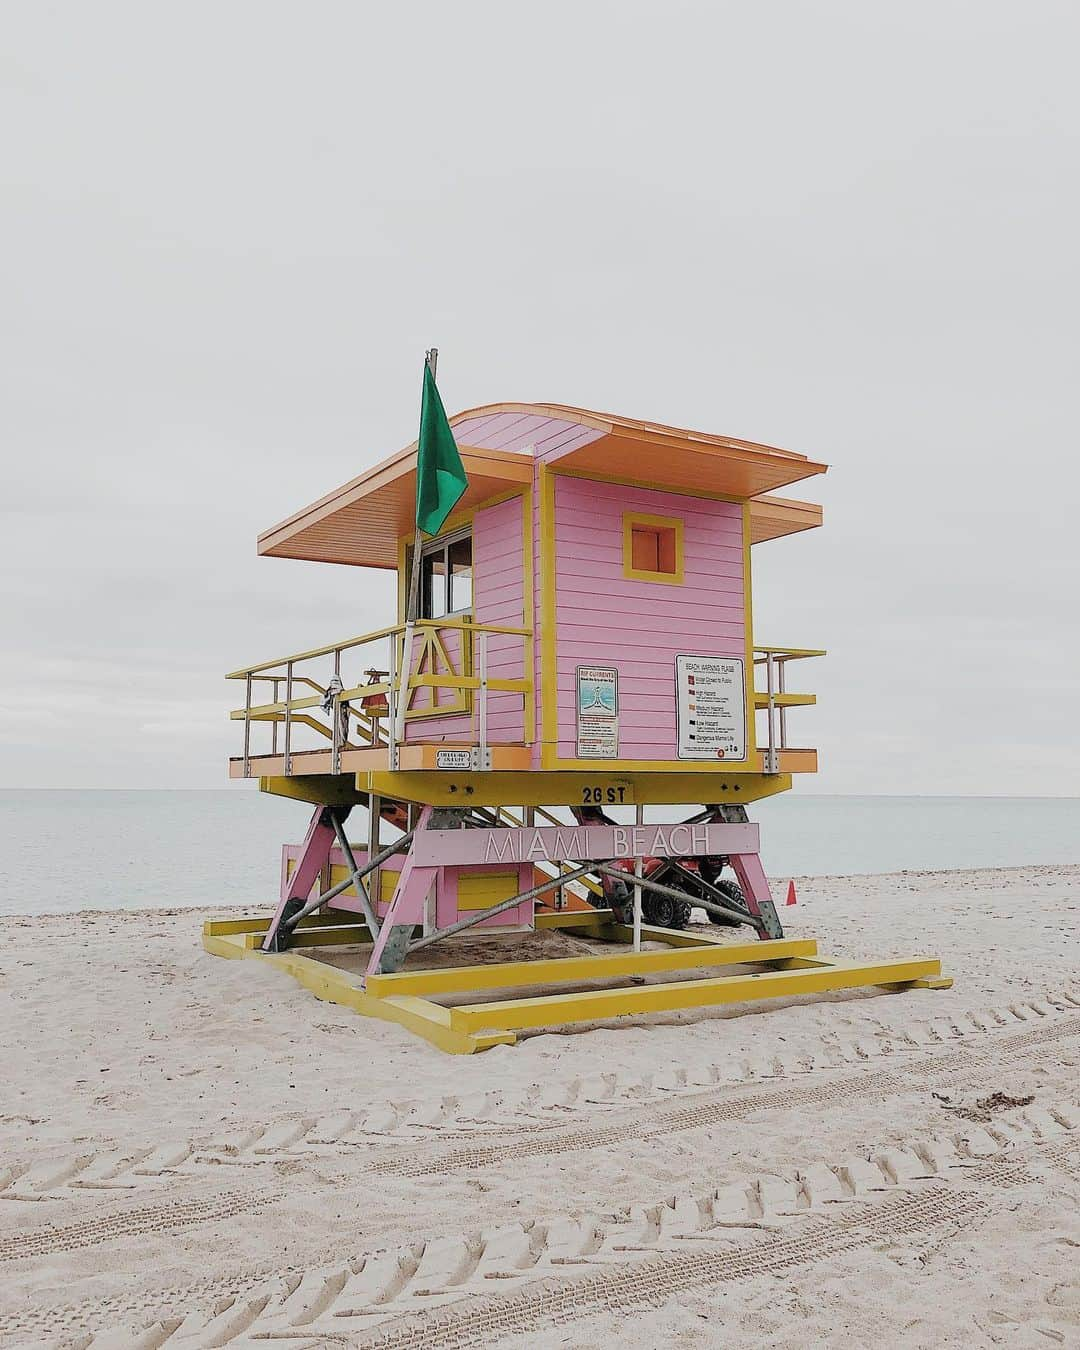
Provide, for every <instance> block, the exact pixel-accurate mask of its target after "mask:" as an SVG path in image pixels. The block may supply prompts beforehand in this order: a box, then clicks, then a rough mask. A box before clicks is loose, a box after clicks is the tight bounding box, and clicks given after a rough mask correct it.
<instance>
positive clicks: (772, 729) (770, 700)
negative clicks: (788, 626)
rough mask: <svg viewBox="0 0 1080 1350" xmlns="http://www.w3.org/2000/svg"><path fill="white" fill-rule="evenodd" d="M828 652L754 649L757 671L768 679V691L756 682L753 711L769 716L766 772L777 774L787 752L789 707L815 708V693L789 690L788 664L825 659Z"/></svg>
mask: <svg viewBox="0 0 1080 1350" xmlns="http://www.w3.org/2000/svg"><path fill="white" fill-rule="evenodd" d="M824 655H825V652H824V651H822V650H819V649H816V648H811V647H755V648H754V670H755V674H756V672H757V670H758V669H759V668H761V670H762V673H763V674H764V676H765V688H764V689H758V688H757V681H756V679H755V682H754V711H755V712H758V711H764V712H765V714H766V720H767V727H768V739H767V742H766V744H765V746H764V750H765V772H766V773H778V772H779V767H780V751H781V750H787V749H788V736H787V713H788V709H789V708H806V707H812V706H813V705H814V704H815V703H817V695H816V694H793V693H790V692H789V690H788V687H787V666H788V662H789V661H802V660H805V659H806V658H808V657H813V656H824Z"/></svg>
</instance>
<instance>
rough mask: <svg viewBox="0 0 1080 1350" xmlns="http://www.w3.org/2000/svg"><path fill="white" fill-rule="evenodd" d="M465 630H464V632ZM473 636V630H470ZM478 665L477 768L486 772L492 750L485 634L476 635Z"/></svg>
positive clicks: (486, 636) (486, 637)
mask: <svg viewBox="0 0 1080 1350" xmlns="http://www.w3.org/2000/svg"><path fill="white" fill-rule="evenodd" d="M464 631H465V630H464V629H463V630H462V632H464ZM469 632H470V635H472V630H471V629H470V630H469ZM475 637H476V654H477V664H478V666H479V674H480V688H479V690H478V691H477V699H476V721H477V738H478V741H479V745H478V746H477V754H476V758H477V763H476V768H477V769H480V770H486V769H490V768H491V749H490V747H489V746H488V669H487V640H488V635H487V633H485V632H482V631H481V632H479V633H476V634H475Z"/></svg>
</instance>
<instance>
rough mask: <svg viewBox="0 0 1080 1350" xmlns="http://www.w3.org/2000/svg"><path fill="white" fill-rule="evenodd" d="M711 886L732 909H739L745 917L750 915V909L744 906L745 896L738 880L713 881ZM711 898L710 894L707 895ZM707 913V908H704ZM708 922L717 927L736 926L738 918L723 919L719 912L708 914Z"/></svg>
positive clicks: (737, 925)
mask: <svg viewBox="0 0 1080 1350" xmlns="http://www.w3.org/2000/svg"><path fill="white" fill-rule="evenodd" d="M713 886H715V888H716V889H717V890H718V891H719V892H720V893H721V895H723V897H724V900H725V902H726V903H728V904H730V905H731V908H732V909H738V910H741V911H742V912H743V913H744V914H745V915H746V917H747V918H749V917H750V911H749V909H748V908H747V906H746V896H745V895H743V893H742V889H741V887H740V886H739V884H738V882H735V881H714V882H713ZM707 898H708V899H712V897H711V896H708V897H707ZM706 913H708V910H706ZM709 922H710V923H715V924H716V925H717V927H719V928H738V927H739V921H738V919H724V918H721V916H720V915H719V914H709Z"/></svg>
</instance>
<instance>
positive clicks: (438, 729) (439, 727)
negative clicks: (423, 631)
mask: <svg viewBox="0 0 1080 1350" xmlns="http://www.w3.org/2000/svg"><path fill="white" fill-rule="evenodd" d="M439 636H440V637H441V638H442V643H443V646H444V647H445V648H446V655H447V657H448V658H449V660H450V663H451V665H452V666H453V668H454V669H455V670H460V669H461V641H462V639H461V634H460V633H456V632H454V630H453V629H451V628H447V629H444V630H443V631H442V632H440V634H439ZM420 650H421V638H420V637H415V638H414V639H413V656H412V658H411V662H410V666H409V669H410V670H412V669H415V666H416V661H417V658H418V655H419V652H420ZM424 670H425V672H426V673H427V674H428V675H432V674H435V671H434V670H433V669H432V667H431V663H430V661H428V662H426V663H425V665H424ZM440 673H442V671H441V670H440ZM457 696H458V695H457V691H456V690H453V689H417V690H416V692H415V694H414V695H413V699H412V703H411V705H410V706H411V707H412V709H413V710H414V711H415V710H418V709H421V708H430V707H432V705H433V704H434V705H438V704H440V703H452V702H453V701H454V700H455V699H456V698H457ZM467 725H468V719H467V718H462V717H461V716H456V715H452V714H448V715H447V716H446V717H437V716H435V715H434V714H432V716H430V717H423V718H418V719H417V720H416V721H413V722H406V724H405V739H406V741H437V740H441V739H442V738H443V737H444V736H446V737H447V739H449V740H455V739H457V740H465V739H467V734H466V733H465V732H463V731H462V728H463V727H465V726H467ZM455 728H456V729H457V730H456V733H455Z"/></svg>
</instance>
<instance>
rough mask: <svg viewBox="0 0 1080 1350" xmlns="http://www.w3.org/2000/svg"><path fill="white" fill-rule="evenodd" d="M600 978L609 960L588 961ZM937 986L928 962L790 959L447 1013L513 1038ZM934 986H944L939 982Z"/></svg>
mask: <svg viewBox="0 0 1080 1350" xmlns="http://www.w3.org/2000/svg"><path fill="white" fill-rule="evenodd" d="M768 945H769V944H768V943H767V942H759V943H758V944H757V946H758V949H759V952H760V954H759V956H758V958H757V959H758V960H761V961H767V960H768V959H769V957H768V954H767V951H766V948H767V947H768ZM594 959H595V961H596V964H597V967H598V970H597V971H595V972H594V974H595V975H596V976H597V977H600V976H602V970H603V967H604V966H605V965H606V964H607V962H608V960H610V959H611V958H607V957H603V956H598V957H595V958H594ZM926 979H930V980H934V981H935V983H936V984H937V982H938V981H941V962H940V961H939V960H938V959H937V958H936V957H919V958H915V959H911V960H900V961H878V962H873V963H863V962H858V961H832V960H829V959H827V958H825V957H822V958H820V959H814V960H813V961H811V960H809V959H807V960H806V961H805V962H804V961H803V960H802V959H801V958H794V959H793V960H792V961H791V963H790V966H789V968H788V969H781V970H768V971H764V972H761V973H758V974H754V975H719V976H715V977H713V978H711V979H704V980H679V981H676V982H675V983H674V984H645V985H639V986H637V987H631V988H629V989H591V990H585V991H582V992H580V993H573V994H543V995H540V996H537V997H532V998H517V999H500V1000H498V1001H497V1002H494V1003H472V1004H465V1005H462V1006H458V1007H455V1008H452V1009H451V1010H450V1026H451V1027H452V1028H453V1029H454V1030H455V1031H460V1032H462V1033H463V1034H467V1033H469V1032H478V1031H480V1030H482V1029H484V1030H491V1029H493V1028H498V1029H499V1030H500V1031H516V1030H521V1029H523V1028H525V1027H544V1026H565V1025H566V1024H568V1023H571V1022H592V1021H594V1020H596V1021H600V1020H604V1019H607V1018H610V1017H625V1016H627V1015H628V1014H633V1013H652V1012H667V1011H669V1010H671V1009H675V1008H706V1007H712V1006H715V1005H717V1004H723V1003H741V1002H743V1001H744V1000H746V999H752V1000H754V1001H757V1000H758V999H766V998H787V997H789V996H791V995H795V994H824V993H830V992H832V991H833V990H836V989H859V988H863V987H864V986H866V985H884V986H886V987H889V986H900V987H904V986H910V985H911V984H913V983H914V982H915V981H921V980H926ZM937 987H946V986H945V985H944V983H943V982H942V983H940V984H937Z"/></svg>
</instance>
